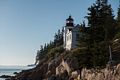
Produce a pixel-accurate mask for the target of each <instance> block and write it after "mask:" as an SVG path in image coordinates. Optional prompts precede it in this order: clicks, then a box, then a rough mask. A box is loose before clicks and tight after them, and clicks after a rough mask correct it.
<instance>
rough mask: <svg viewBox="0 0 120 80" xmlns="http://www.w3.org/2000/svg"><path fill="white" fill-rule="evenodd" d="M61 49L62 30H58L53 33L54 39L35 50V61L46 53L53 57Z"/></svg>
mask: <svg viewBox="0 0 120 80" xmlns="http://www.w3.org/2000/svg"><path fill="white" fill-rule="evenodd" d="M63 50H64V49H63V30H62V31H60V30H58V32H57V33H55V36H54V41H50V43H48V44H45V45H44V46H41V47H40V50H38V51H37V55H36V63H37V62H39V61H40V60H42V59H43V58H45V56H47V55H48V56H49V57H51V58H54V57H55V55H56V54H57V53H62V51H63Z"/></svg>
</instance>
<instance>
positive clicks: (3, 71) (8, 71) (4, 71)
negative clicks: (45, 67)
mask: <svg viewBox="0 0 120 80" xmlns="http://www.w3.org/2000/svg"><path fill="white" fill-rule="evenodd" d="M31 68H33V66H32V67H28V66H0V76H1V75H11V76H14V74H13V73H14V72H20V71H21V70H27V69H31ZM0 80H5V79H3V78H0Z"/></svg>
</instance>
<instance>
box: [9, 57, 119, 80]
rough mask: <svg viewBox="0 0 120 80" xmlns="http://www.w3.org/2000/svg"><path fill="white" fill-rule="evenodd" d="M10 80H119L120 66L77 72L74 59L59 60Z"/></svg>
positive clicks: (84, 69) (44, 64)
mask: <svg viewBox="0 0 120 80" xmlns="http://www.w3.org/2000/svg"><path fill="white" fill-rule="evenodd" d="M11 80H120V64H118V65H116V66H108V67H106V68H104V69H86V68H83V69H81V70H79V66H78V64H77V61H76V59H72V60H70V59H63V58H59V59H54V60H51V61H49V62H48V61H47V62H45V63H42V65H38V66H37V67H36V68H34V69H31V70H25V71H22V72H21V73H19V74H17V75H16V76H15V77H14V78H13V79H12V78H11Z"/></svg>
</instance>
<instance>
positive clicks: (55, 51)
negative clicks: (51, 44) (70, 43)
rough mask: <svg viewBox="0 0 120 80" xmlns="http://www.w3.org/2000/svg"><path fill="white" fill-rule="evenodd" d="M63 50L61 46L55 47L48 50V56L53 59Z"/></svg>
mask: <svg viewBox="0 0 120 80" xmlns="http://www.w3.org/2000/svg"><path fill="white" fill-rule="evenodd" d="M63 52H64V49H63V47H55V48H53V49H51V50H50V51H49V52H48V56H49V58H52V59H54V58H56V57H58V56H59V55H60V54H61V53H63Z"/></svg>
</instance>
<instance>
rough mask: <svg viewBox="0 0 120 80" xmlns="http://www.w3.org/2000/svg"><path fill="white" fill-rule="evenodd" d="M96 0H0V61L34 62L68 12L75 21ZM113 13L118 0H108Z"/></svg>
mask: <svg viewBox="0 0 120 80" xmlns="http://www.w3.org/2000/svg"><path fill="white" fill-rule="evenodd" d="M95 1H96V0H0V65H28V64H33V63H34V62H35V56H36V53H37V50H39V49H40V45H43V44H45V43H48V42H49V41H50V40H53V37H54V34H55V32H57V30H58V29H61V28H62V27H63V26H64V25H65V20H66V18H68V16H69V15H72V17H73V18H74V20H75V24H79V23H81V22H82V21H83V20H86V19H85V18H84V17H85V16H86V15H87V13H88V10H87V9H88V7H90V6H91V5H92V4H93V3H94V2H95ZM109 3H110V4H111V5H112V8H113V11H114V12H113V13H114V15H116V14H117V9H118V5H119V0H109Z"/></svg>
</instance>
